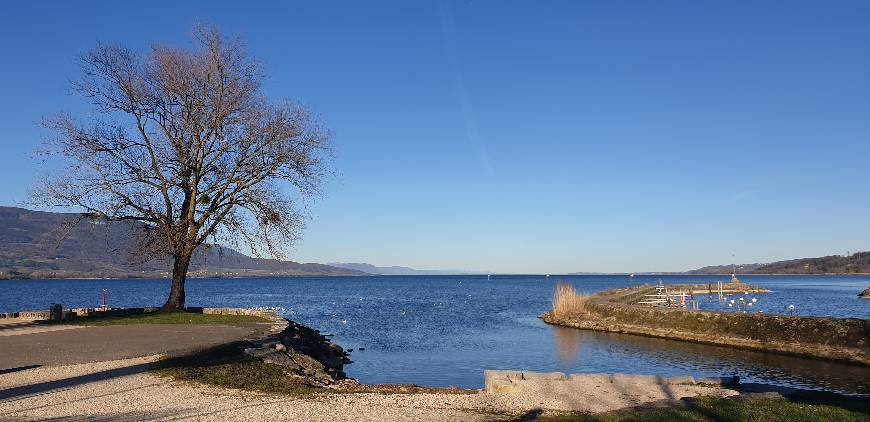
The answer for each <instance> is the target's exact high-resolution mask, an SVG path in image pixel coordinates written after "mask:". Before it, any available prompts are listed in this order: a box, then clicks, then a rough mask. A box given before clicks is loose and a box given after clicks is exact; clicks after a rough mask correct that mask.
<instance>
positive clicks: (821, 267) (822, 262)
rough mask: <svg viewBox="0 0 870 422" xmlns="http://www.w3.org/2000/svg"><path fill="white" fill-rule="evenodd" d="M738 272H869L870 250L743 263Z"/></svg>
mask: <svg viewBox="0 0 870 422" xmlns="http://www.w3.org/2000/svg"><path fill="white" fill-rule="evenodd" d="M731 268H732V267H731V266H730V265H717V266H711V267H704V268H699V269H697V270H692V271H689V272H688V273H689V274H728V273H731ZM737 272H738V273H740V274H870V252H857V253H854V254H852V255H849V256H841V255H831V256H823V257H819V258H801V259H791V260H788V261H778V262H771V263H769V264H743V265H738V266H737Z"/></svg>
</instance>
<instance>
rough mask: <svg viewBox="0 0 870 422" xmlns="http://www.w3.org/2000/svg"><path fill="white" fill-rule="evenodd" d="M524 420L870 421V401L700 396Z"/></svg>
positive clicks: (531, 417) (670, 421)
mask: <svg viewBox="0 0 870 422" xmlns="http://www.w3.org/2000/svg"><path fill="white" fill-rule="evenodd" d="M520 420H529V421H531V420H537V421H544V422H556V421H572V422H573V421H578V422H586V421H590V422H591V421H596V422H599V421H600V422H619V421H639V422H643V421H649V422H653V421H662V422H665V421H667V422H675V421H686V422H690V421H699V422H700V421H727V422H731V421H733V422H738V421H753V422H768V421H770V422H780V421H782V422H791V421H832V422H833V421H837V422H839V421H843V422H848V421H870V401H868V400H867V399H863V400H862V399H835V400H807V401H801V400H794V401H790V400H787V399H770V398H737V399H722V398H716V397H699V398H697V399H695V400H692V401H689V402H688V404H687V405H686V406H677V407H666V408H653V409H641V410H620V411H615V412H608V413H602V414H597V415H586V414H575V415H564V416H548V417H538V418H536V417H535V416H534V415H529V416H528V417H526V418H522V419H520Z"/></svg>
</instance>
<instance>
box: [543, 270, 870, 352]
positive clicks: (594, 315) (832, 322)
mask: <svg viewBox="0 0 870 422" xmlns="http://www.w3.org/2000/svg"><path fill="white" fill-rule="evenodd" d="M668 287H669V288H671V289H683V290H689V289H694V291H695V292H701V291H707V286H706V285H703V286H702V285H697V284H694V285H686V284H682V285H676V284H672V285H668ZM700 287H703V289H702V288H700ZM723 290H724V291H723V292H724V293H737V292H739V293H743V292H754V293H761V292H764V291H766V290H765V289H762V288H758V287H755V286H750V285H747V284H743V283H725V284H724V286H723ZM651 293H655V287H654V286H651V285H643V286H636V287H630V288H622V289H612V290H607V291H603V292H599V293H595V294H592V295H579V294H577V293H576V292H575V291H574V289H573V288H572V287H571V286H570V285H567V284H560V285H558V286H557V288H556V291H555V294H554V298H553V299H554V300H553V302H554V303H553V310H551V311H548V312H545V313H544V314H543V315H541V316H540V318H541V319H542V320H543V321H544V322H546V323H548V324H552V325H560V326H565V327H573V328H579V329H584V330H594V331H604V332H614V333H623V334H634V335H641V336H647V337H658V338H665V339H671V340H680V341H688V342H694V343H702V344H711V345H716V346H728V347H735V348H741V349H748V350H757V351H762V352H770V353H778V354H786V355H794V356H800V357H809V358H814V359H823V360H831V361H840V362H845V363H850V364H858V365H863V366H870V344H868V342H870V340H868V337H870V321H868V320H864V319H858V318H830V317H807V316H796V315H772V314H757V313H732V312H716V311H699V310H688V309H673V308H661V307H654V306H646V305H641V304H638V303H637V302H638V301H640V300H641V299H643V298H644V297H645V295H648V294H651Z"/></svg>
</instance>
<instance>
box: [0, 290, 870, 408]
mask: <svg viewBox="0 0 870 422" xmlns="http://www.w3.org/2000/svg"><path fill="white" fill-rule="evenodd" d="M659 279H662V280H663V281H664V282H665V283H681V282H701V283H707V282H712V283H713V284H714V285H715V282H716V280H722V281H728V279H729V277H727V276H672V275H668V276H646V275H639V276H637V277H635V278H633V279H631V278H629V277H628V276H622V275H594V276H593V275H588V276H587V275H582V276H555V275H554V276H551V277H550V278H549V279H547V278H546V277H545V276H542V275H528V276H527V275H511V276H507V275H498V276H493V277H492V279H491V280H487V278H486V276H479V275H457V276H372V277H291V278H256V279H245V278H241V279H192V280H190V281H189V282H188V289H187V292H188V305H189V306H205V307H208V306H233V307H275V308H279V309H281V310H282V312H283V313H284V314H285V315H286V316H287V317H288V318H290V319H293V320H296V321H299V322H302V323H305V324H308V325H310V326H312V327H314V328H317V329H319V330H321V331H322V332H323V333H329V334H334V335H335V337H334V340H335V341H336V342H337V343H339V344H340V345H342V346H343V347H345V348H353V349H354V352H353V353H352V359H353V361H354V363H353V364H351V365H349V366H347V367H346V370H347V372H348V374H349V375H350V376H353V377H355V378H358V379H359V380H360V381H362V382H365V383H414V384H420V385H425V386H448V385H458V386H461V387H466V388H480V387H482V386H483V370H484V369H485V368H491V369H525V370H535V371H562V372H566V373H581V372H582V373H595V372H628V373H643V374H658V375H667V376H670V375H680V374H690V375H695V376H730V375H738V376H740V377H741V379H742V380H744V381H746V382H762V383H769V384H778V385H786V386H795V387H803V388H813V389H827V390H832V391H839V392H845V393H864V394H866V393H870V368H865V367H856V366H850V365H845V364H838V363H831V362H823V361H816V360H810V359H802V358H795V357H789V356H780V355H772V354H765V353H758V352H751V351H744V350H737V349H731V348H724V347H716V346H707V345H698V344H691V343H685V342H679V341H671V340H663V339H653V338H645V337H638V336H631V335H623V334H611V333H597V332H591V331H581V330H575V329H569V328H561V327H552V326H549V325H546V324H544V323H543V322H541V321H540V320H539V319H538V318H537V317H538V315H540V314H541V313H543V312H544V311H546V310H548V309H549V308H550V300H551V296H552V292H553V287H554V285H555V284H556V282H557V281H567V282H570V283H571V284H573V285H574V287H575V288H576V289H577V290H578V291H581V292H587V293H591V292H596V291H600V290H605V289H610V288H615V287H625V286H631V285H636V284H643V283H656V282H657V281H658V280H659ZM741 280H742V281H744V282H747V283H750V284H757V285H761V286H764V287H767V288H769V289H770V290H772V291H773V293H770V294H758V295H749V296H746V297H747V299H750V298H752V297H755V298H756V299H758V302H757V304H756V305H755V309H757V310H762V311H764V312H767V313H787V312H788V311H787V310H786V307H787V306H788V305H789V304H794V305H795V307H796V313H798V314H802V315H813V316H836V317H843V318H863V319H868V318H870V300H868V299H859V298H857V297H856V295H857V294H858V293H859V292H860V291H861V290H863V289H864V288H867V287H868V286H870V277H867V276H745V277H741ZM0 286H2V288H0V312H2V311H18V310H26V309H45V308H47V307H48V304H49V303H51V302H58V303H62V304H63V305H64V307H85V306H90V307H93V306H98V305H100V303H101V301H102V289H103V288H107V289H109V305H110V306H115V307H126V306H130V307H133V306H136V307H139V306H159V305H160V304H162V302H163V300H165V298H166V295H167V294H168V292H169V281H168V280H21V281H8V282H0ZM736 297H739V295H738V296H736ZM700 299H701V300H700V305H701V307H702V308H703V309H722V310H726V311H727V310H728V309H729V308H727V306H725V305H723V304H722V303H721V302H719V301H718V300H715V299H710V298H708V297H707V295H700ZM361 348H364V349H365V350H360V349H361ZM0 366H2V365H0Z"/></svg>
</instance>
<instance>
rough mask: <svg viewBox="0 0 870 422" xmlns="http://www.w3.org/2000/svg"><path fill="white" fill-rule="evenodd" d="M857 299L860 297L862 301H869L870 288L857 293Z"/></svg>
mask: <svg viewBox="0 0 870 422" xmlns="http://www.w3.org/2000/svg"><path fill="white" fill-rule="evenodd" d="M858 297H861V298H864V299H870V287H868V288H866V289H864V291H863V292H861V293H858Z"/></svg>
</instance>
